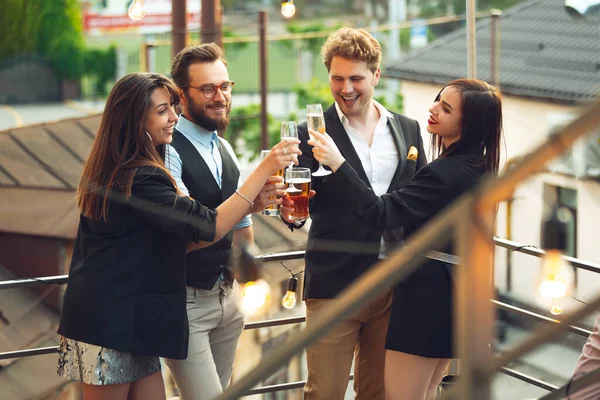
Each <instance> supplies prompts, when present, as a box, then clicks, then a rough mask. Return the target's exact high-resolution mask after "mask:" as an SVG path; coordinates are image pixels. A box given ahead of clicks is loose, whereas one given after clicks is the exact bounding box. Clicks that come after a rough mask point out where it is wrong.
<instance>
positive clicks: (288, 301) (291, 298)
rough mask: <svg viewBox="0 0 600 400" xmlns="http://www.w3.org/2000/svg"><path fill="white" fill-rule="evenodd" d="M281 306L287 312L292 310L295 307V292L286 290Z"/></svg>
mask: <svg viewBox="0 0 600 400" xmlns="http://www.w3.org/2000/svg"><path fill="white" fill-rule="evenodd" d="M281 305H282V306H284V307H285V308H287V309H288V310H289V309H292V308H294V307H295V306H296V292H292V291H290V290H288V291H287V292H286V293H285V296H283V300H281Z"/></svg>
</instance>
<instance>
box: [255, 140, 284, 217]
mask: <svg viewBox="0 0 600 400" xmlns="http://www.w3.org/2000/svg"><path fill="white" fill-rule="evenodd" d="M270 151H271V150H261V151H260V159H261V160H262V159H263V158H265V157H266V156H267V154H269V152H270ZM275 175H277V176H283V170H279V171H277V173H276V174H275ZM262 214H263V215H267V216H269V217H278V216H279V204H271V205H270V206H269V207H267V208H265V209H264V210H263V211H262Z"/></svg>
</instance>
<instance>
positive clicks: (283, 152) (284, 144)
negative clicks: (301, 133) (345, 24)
mask: <svg viewBox="0 0 600 400" xmlns="http://www.w3.org/2000/svg"><path fill="white" fill-rule="evenodd" d="M299 144H300V140H298V139H282V140H281V142H279V143H277V144H276V145H275V146H273V148H272V149H271V151H270V152H269V154H267V155H266V156H265V158H264V159H263V160H262V161H261V162H260V164H259V165H258V168H263V169H265V170H266V171H267V172H268V175H269V176H271V175H277V172H278V171H281V170H282V169H284V168H285V167H288V166H290V165H291V164H295V165H298V156H299V155H301V154H302V151H300V149H299V148H298V145H299Z"/></svg>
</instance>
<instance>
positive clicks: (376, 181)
mask: <svg viewBox="0 0 600 400" xmlns="http://www.w3.org/2000/svg"><path fill="white" fill-rule="evenodd" d="M373 105H374V106H375V107H376V108H377V110H378V111H379V115H380V117H379V121H378V122H377V126H376V127H375V131H374V132H373V140H372V142H371V146H369V142H367V140H366V139H365V138H364V137H363V136H361V135H360V134H359V133H358V131H356V129H354V128H353V127H352V126H350V122H349V121H348V118H347V117H346V116H345V115H344V113H343V112H342V110H341V109H340V107H339V106H338V104H337V103H335V109H336V111H337V113H338V116H339V118H340V121H341V122H342V125H343V126H344V129H345V130H346V133H347V134H348V137H349V138H350V141H351V142H352V146H354V150H355V151H356V154H358V158H360V162H361V164H362V167H363V169H364V170H365V173H366V174H367V178H368V179H369V183H371V187H372V188H373V191H374V192H375V194H376V195H377V196H381V195H382V194H384V193H387V191H388V189H389V187H390V183H391V182H392V178H393V177H394V173H395V172H396V168H397V167H398V163H399V162H400V156H399V155H398V148H397V147H396V142H395V141H394V138H393V136H392V132H391V131H390V128H389V127H388V125H387V123H388V119H390V118H394V115H393V114H392V113H391V112H389V111H388V110H386V109H385V108H384V107H383V106H382V105H381V104H379V103H378V102H376V101H375V100H373ZM386 257H387V250H386V248H385V242H384V240H383V236H382V238H381V247H380V251H379V258H380V259H381V258H386Z"/></svg>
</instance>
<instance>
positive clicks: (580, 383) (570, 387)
mask: <svg viewBox="0 0 600 400" xmlns="http://www.w3.org/2000/svg"><path fill="white" fill-rule="evenodd" d="M598 378H600V368H598V369H596V370H594V371H591V372H589V373H587V374H586V375H583V376H581V377H578V378H577V379H573V380H571V381H569V382H568V383H567V384H566V385H564V386H561V387H560V388H558V389H557V390H556V391H554V392H552V393H549V394H547V395H545V396H543V397H540V398H538V399H537V400H562V399H563V398H565V397H566V398H567V399H568V398H569V397H568V396H571V395H574V394H575V393H577V392H578V391H580V390H582V389H584V388H586V387H588V386H590V385H592V384H597V383H598ZM599 397H600V389H599V391H598V393H595V396H594V397H593V398H594V399H597V398H599ZM586 398H587V399H588V400H589V399H591V397H586Z"/></svg>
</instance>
